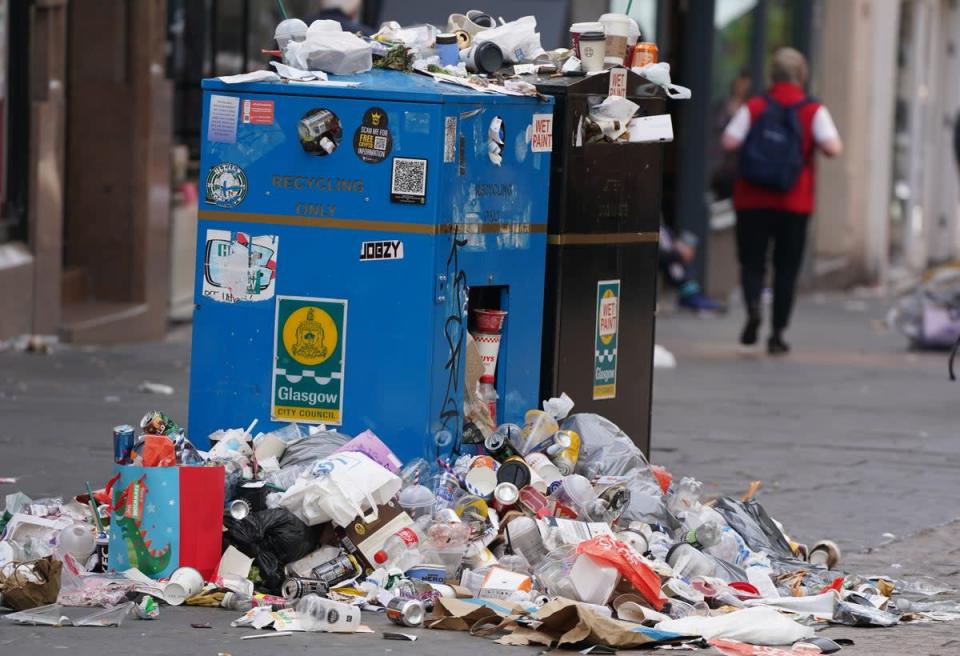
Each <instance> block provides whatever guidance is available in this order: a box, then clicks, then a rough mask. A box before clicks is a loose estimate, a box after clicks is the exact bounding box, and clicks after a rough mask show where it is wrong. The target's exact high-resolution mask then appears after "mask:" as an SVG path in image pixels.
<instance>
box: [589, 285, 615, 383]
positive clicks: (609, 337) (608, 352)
mask: <svg viewBox="0 0 960 656" xmlns="http://www.w3.org/2000/svg"><path fill="white" fill-rule="evenodd" d="M619 315H620V281H619V280H601V281H599V282H597V328H596V332H595V335H594V347H593V348H594V350H593V399H594V400H595V401H596V400H598V399H613V398H616V396H617V342H618V337H619V334H618V333H619V327H620V317H619Z"/></svg>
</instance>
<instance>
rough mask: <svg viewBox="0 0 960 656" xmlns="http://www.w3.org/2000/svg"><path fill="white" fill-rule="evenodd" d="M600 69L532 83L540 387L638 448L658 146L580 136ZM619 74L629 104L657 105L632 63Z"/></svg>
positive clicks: (661, 98) (657, 97) (646, 411)
mask: <svg viewBox="0 0 960 656" xmlns="http://www.w3.org/2000/svg"><path fill="white" fill-rule="evenodd" d="M623 74H624V71H622V70H621V71H620V72H619V73H618V75H620V76H622V75H623ZM610 76H611V74H610V72H605V73H602V74H597V75H592V76H589V77H554V78H541V79H539V80H538V83H537V88H538V90H539V91H540V92H541V93H543V94H548V95H552V96H554V98H555V99H556V105H555V107H554V119H553V156H552V158H551V176H550V211H549V224H548V233H549V234H548V240H547V244H548V245H547V271H546V293H545V295H544V321H543V360H542V365H541V378H540V387H541V389H540V392H541V397H543V398H549V397H551V396H557V395H559V394H560V393H561V392H566V393H567V394H569V395H570V396H571V397H572V398H573V400H574V402H575V403H576V407H575V408H574V411H575V412H595V413H597V414H600V415H603V416H605V417H607V418H608V419H610V420H611V421H613V422H614V423H616V424H617V425H619V426H620V428H622V429H623V430H624V432H626V433H627V435H629V436H630V437H631V438H632V439H633V441H634V442H635V443H636V444H637V446H639V447H640V448H641V449H642V450H643V451H644V453H647V454H649V447H650V401H651V390H652V379H653V376H652V374H653V344H654V311H655V307H656V294H657V244H658V236H659V229H660V200H661V188H662V167H663V148H664V146H663V144H661V143H585V142H584V134H583V128H584V118H585V117H586V116H588V115H589V112H590V108H591V107H593V106H595V105H597V104H599V103H601V102H603V100H604V99H605V98H606V97H607V96H608V95H609V94H610V91H611V85H610ZM625 82H626V85H625V87H626V93H625V97H626V98H627V99H629V100H631V101H633V102H634V103H636V104H637V105H639V106H640V109H639V115H643V116H650V115H656V114H664V113H665V111H666V110H665V107H666V94H665V93H664V92H663V90H662V89H661V88H660V87H658V86H657V85H655V84H652V83H650V82H649V81H647V80H646V79H645V78H643V77H641V76H639V75H636V74H635V73H632V72H626V80H625ZM617 86H619V87H620V88H621V89H622V88H623V78H622V77H620V78H619V79H617V80H616V83H615V85H614V89H615V88H616V87H617Z"/></svg>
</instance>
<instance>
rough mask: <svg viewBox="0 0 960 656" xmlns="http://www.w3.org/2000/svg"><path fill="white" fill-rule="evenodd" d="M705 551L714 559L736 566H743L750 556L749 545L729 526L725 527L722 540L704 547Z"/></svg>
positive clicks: (721, 536) (721, 534)
mask: <svg viewBox="0 0 960 656" xmlns="http://www.w3.org/2000/svg"><path fill="white" fill-rule="evenodd" d="M703 551H704V552H705V553H708V554H710V555H711V556H713V557H714V558H719V559H721V560H725V561H726V562H728V563H733V564H734V565H742V564H743V562H744V561H745V560H746V559H747V556H749V555H750V549H749V548H748V547H747V543H746V542H744V541H743V538H742V537H740V534H739V533H737V532H736V531H734V530H733V529H732V528H730V527H729V526H724V527H723V530H722V531H721V532H720V539H719V540H718V541H717V543H716V544H713V545H710V546H706V547H704V548H703Z"/></svg>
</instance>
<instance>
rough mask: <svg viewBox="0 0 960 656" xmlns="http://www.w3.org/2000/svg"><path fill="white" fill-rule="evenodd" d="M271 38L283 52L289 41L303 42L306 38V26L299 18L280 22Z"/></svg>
mask: <svg viewBox="0 0 960 656" xmlns="http://www.w3.org/2000/svg"><path fill="white" fill-rule="evenodd" d="M273 38H274V39H276V41H277V46H278V47H279V48H280V50H283V49H284V48H286V47H287V44H288V43H290V42H291V41H303V40H304V39H306V38H307V24H306V23H304V22H303V21H302V20H300V19H299V18H288V19H286V20H282V21H280V23H278V24H277V29H276V30H275V31H274V33H273Z"/></svg>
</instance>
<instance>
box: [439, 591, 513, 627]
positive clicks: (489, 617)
mask: <svg viewBox="0 0 960 656" xmlns="http://www.w3.org/2000/svg"><path fill="white" fill-rule="evenodd" d="M513 613H514V609H513V608H512V606H511V605H510V604H509V603H503V602H497V603H496V604H491V605H483V604H479V603H477V602H476V601H466V600H464V599H454V598H451V597H440V598H439V599H437V601H436V604H435V605H434V607H433V618H432V619H431V620H430V621H428V622H427V626H428V627H430V628H431V629H444V630H447V631H470V630H471V629H473V627H474V626H486V625H491V624H499V623H500V622H501V621H503V620H504V619H506V618H507V617H510V616H511V615H512V614H513Z"/></svg>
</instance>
